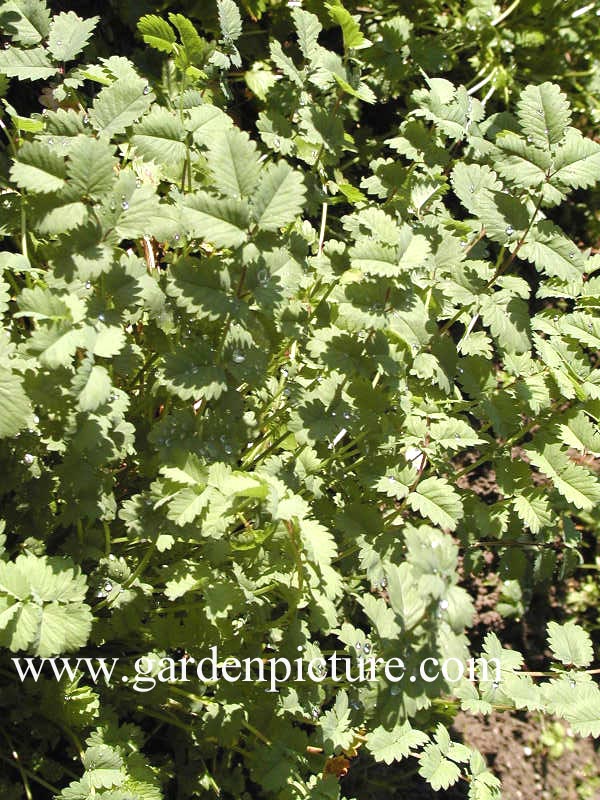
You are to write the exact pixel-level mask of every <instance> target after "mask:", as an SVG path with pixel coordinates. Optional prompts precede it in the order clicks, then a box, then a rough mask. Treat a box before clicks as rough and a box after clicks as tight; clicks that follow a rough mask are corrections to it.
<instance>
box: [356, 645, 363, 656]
mask: <svg viewBox="0 0 600 800" xmlns="http://www.w3.org/2000/svg"><path fill="white" fill-rule="evenodd" d="M361 650H362V645H361V643H360V642H357V643H356V651H357V652H358V653H360V651H361Z"/></svg>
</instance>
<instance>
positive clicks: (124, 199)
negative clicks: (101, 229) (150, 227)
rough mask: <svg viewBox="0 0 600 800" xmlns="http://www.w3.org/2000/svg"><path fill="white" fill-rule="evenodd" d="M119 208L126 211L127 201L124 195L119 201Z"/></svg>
mask: <svg viewBox="0 0 600 800" xmlns="http://www.w3.org/2000/svg"><path fill="white" fill-rule="evenodd" d="M121 208H122V209H123V211H127V209H128V208H129V203H128V202H127V200H126V198H125V197H123V200H122V202H121Z"/></svg>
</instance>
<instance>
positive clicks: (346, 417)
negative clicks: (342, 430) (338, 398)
mask: <svg viewBox="0 0 600 800" xmlns="http://www.w3.org/2000/svg"><path fill="white" fill-rule="evenodd" d="M342 416H343V417H344V419H345V420H349V419H352V414H351V413H350V412H349V411H344V413H343V414H342Z"/></svg>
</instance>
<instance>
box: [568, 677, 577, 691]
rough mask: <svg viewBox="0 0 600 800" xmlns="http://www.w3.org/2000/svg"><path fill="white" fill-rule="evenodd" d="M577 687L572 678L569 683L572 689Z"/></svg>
mask: <svg viewBox="0 0 600 800" xmlns="http://www.w3.org/2000/svg"><path fill="white" fill-rule="evenodd" d="M576 685H577V684H576V683H575V681H574V680H573V678H571V680H570V681H569V686H570V687H571V689H574V688H575V686H576Z"/></svg>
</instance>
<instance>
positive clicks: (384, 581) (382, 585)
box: [379, 576, 387, 589]
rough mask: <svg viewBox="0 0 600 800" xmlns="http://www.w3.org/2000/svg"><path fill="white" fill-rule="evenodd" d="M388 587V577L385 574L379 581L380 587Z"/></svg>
mask: <svg viewBox="0 0 600 800" xmlns="http://www.w3.org/2000/svg"><path fill="white" fill-rule="evenodd" d="M386 587H387V578H386V577H385V576H384V577H383V578H382V579H381V580H380V581H379V588H380V589H385V588H386Z"/></svg>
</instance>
